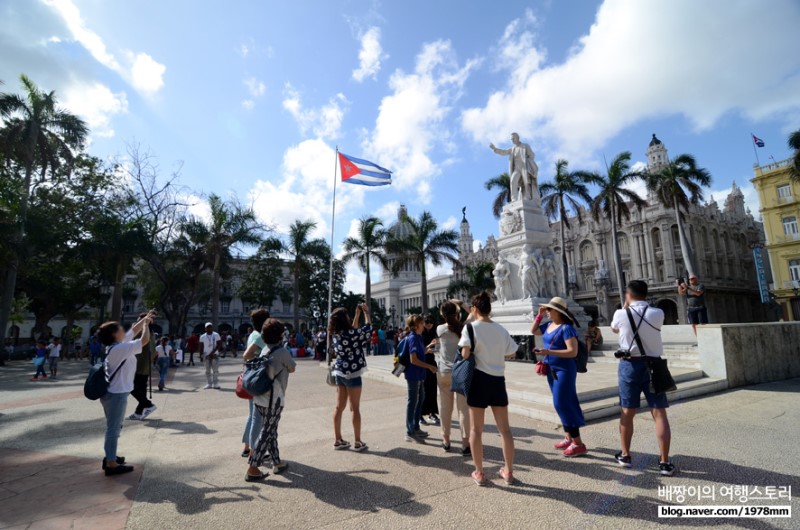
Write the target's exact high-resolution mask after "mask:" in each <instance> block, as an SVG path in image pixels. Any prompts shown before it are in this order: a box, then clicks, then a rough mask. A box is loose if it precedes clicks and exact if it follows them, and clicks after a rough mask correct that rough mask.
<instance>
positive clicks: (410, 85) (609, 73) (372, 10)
mask: <svg viewBox="0 0 800 530" xmlns="http://www.w3.org/2000/svg"><path fill="white" fill-rule="evenodd" d="M201 5H202V7H200V6H201ZM797 27H800V4H798V3H797V2H796V1H792V0H784V1H781V0H775V1H772V2H769V3H761V2H755V1H753V2H730V1H717V0H709V1H704V2H696V1H691V0H676V1H670V2H664V1H663V0H660V1H649V0H630V1H624V0H606V1H604V2H600V1H594V2H589V1H585V2H551V1H543V2H513V1H509V2H502V3H500V2H495V3H492V4H487V3H485V2H455V1H440V2H418V1H408V2H385V3H378V2H364V1H355V0H329V1H325V2H322V1H315V2H311V1H307V2H274V1H269V2H266V1H263V2H262V1H255V0H253V1H243V0H242V1H237V0H233V1H231V0H229V1H227V2H216V1H214V2H212V1H208V2H203V3H202V4H201V3H198V2H191V1H186V0H184V1H177V0H173V1H170V2H159V1H156V0H147V1H137V2H133V1H128V2H121V1H118V2H107V1H103V0H3V1H0V79H3V80H4V81H5V82H6V86H5V87H4V90H15V89H16V88H17V86H18V84H17V82H16V79H15V78H16V77H17V76H18V74H19V73H21V72H25V73H27V74H28V75H29V76H31V77H32V78H33V79H34V80H35V81H36V82H37V83H39V84H40V85H41V86H42V87H43V88H46V89H52V90H56V91H57V93H58V94H59V95H60V97H61V100H62V102H63V103H64V104H65V105H66V106H67V107H69V108H70V109H72V110H73V111H75V112H77V113H79V114H80V115H82V116H83V117H84V118H85V119H86V120H87V121H88V122H89V123H90V125H91V126H92V130H93V133H92V138H91V147H90V150H91V151H92V152H93V153H94V154H97V155H99V156H103V157H109V158H111V157H119V159H120V160H123V161H124V154H125V143H126V142H130V141H133V140H136V141H138V142H141V143H142V144H144V145H145V146H149V148H150V149H151V151H152V152H153V153H154V154H155V155H157V156H158V159H159V162H160V166H161V169H162V171H164V172H165V173H166V172H168V171H169V170H171V169H172V168H174V167H175V166H176V164H177V163H178V162H182V163H183V166H182V179H181V180H182V182H183V183H184V184H185V185H187V186H189V187H190V188H192V189H193V190H194V191H195V193H196V197H195V198H194V200H195V201H196V202H197V204H196V206H195V207H194V208H193V211H195V212H196V213H198V214H199V215H202V214H203V211H204V203H203V200H202V199H203V196H206V195H207V194H209V193H212V192H215V193H219V194H222V195H227V194H231V193H235V194H237V195H238V196H239V197H240V198H241V199H242V200H245V201H248V202H252V203H253V204H254V207H255V208H256V210H257V211H258V213H259V215H260V216H261V217H262V218H263V219H264V221H266V222H268V223H270V224H272V225H273V226H275V227H276V229H278V230H279V231H280V230H285V229H286V227H287V226H288V224H289V223H291V221H292V220H294V219H296V218H304V219H306V218H308V219H313V220H315V221H317V222H318V224H319V228H318V233H319V235H321V236H326V232H328V231H329V230H330V224H329V223H330V218H329V215H330V214H329V212H330V202H331V191H332V190H331V186H332V182H331V179H332V170H333V163H334V157H333V149H334V147H335V146H336V145H338V146H340V149H341V150H342V151H343V152H345V153H347V154H352V155H355V156H359V157H363V158H368V159H370V160H374V161H375V162H377V163H379V164H380V165H382V166H384V167H387V168H390V169H392V170H394V171H395V184H394V185H393V186H392V187H391V188H379V189H364V188H362V187H356V186H347V185H345V186H340V187H339V191H340V192H339V194H338V196H337V205H338V215H337V229H336V237H335V242H336V245H337V246H338V244H339V243H340V242H341V240H342V239H343V238H344V237H345V236H346V235H347V233H348V232H349V231H350V230H351V229H352V227H353V223H354V220H355V219H357V218H358V217H359V216H362V215H364V214H368V213H376V212H377V213H378V215H381V216H382V217H385V218H386V219H391V218H392V217H393V216H394V213H395V211H396V207H397V205H398V204H399V203H404V204H406V205H408V207H409V210H410V211H411V213H418V212H419V211H421V210H422V209H423V208H424V209H429V210H431V211H432V212H433V213H434V215H435V216H436V217H437V218H438V219H440V221H441V222H442V223H443V224H446V225H447V226H453V227H455V228H457V226H456V225H457V222H458V220H459V219H460V210H461V207H462V206H467V209H468V210H467V215H468V218H469V220H470V222H471V225H472V231H473V234H474V236H475V237H476V239H485V237H486V236H488V235H489V234H492V233H497V223H496V221H495V220H494V219H493V218H492V216H491V213H490V203H491V199H492V194H491V193H490V192H487V191H485V190H483V186H482V184H483V182H484V181H485V180H486V179H488V178H490V177H492V176H494V175H497V174H499V173H501V172H502V171H504V168H505V166H506V162H505V161H504V160H503V159H502V158H500V157H497V156H496V155H494V154H493V153H492V152H491V151H490V150H489V149H488V147H487V145H488V143H489V142H490V141H491V142H494V143H495V144H497V145H499V146H504V145H507V144H508V136H509V134H510V133H511V132H512V131H518V132H519V133H520V134H521V136H522V137H523V141H527V142H529V143H531V145H532V146H533V148H534V151H536V156H537V161H538V163H539V167H540V173H539V174H540V179H543V180H546V179H547V178H548V176H549V175H550V174H551V171H552V170H551V168H552V166H553V164H554V162H555V160H556V159H557V158H559V157H565V158H567V159H568V160H569V161H570V163H571V167H573V168H587V169H600V168H601V167H602V160H603V155H606V156H607V157H609V158H610V157H613V156H614V155H615V154H616V153H618V152H620V151H623V150H630V151H632V152H633V159H634V160H635V161H644V160H646V158H645V154H644V153H645V150H646V147H647V143H648V142H649V139H650V135H651V134H652V133H654V132H655V133H657V134H658V136H659V138H661V139H662V140H663V141H664V143H665V144H666V146H667V148H668V149H669V152H670V154H671V155H676V154H679V153H684V152H688V153H692V154H694V155H695V156H696V157H697V158H698V161H699V163H700V164H701V165H702V166H704V167H706V168H708V169H709V170H710V171H711V173H712V175H713V178H714V183H713V186H712V189H711V190H710V191H713V192H715V193H714V196H715V197H717V199H718V201H720V200H721V198H722V197H724V194H725V193H726V190H728V189H729V188H730V187H731V183H732V182H733V181H734V180H736V182H737V183H738V184H740V185H741V186H742V187H743V189H744V191H745V195H746V198H747V200H748V201H749V204H751V205H752V207H753V210H754V211H756V210H757V206H756V203H755V202H754V201H755V200H756V198H755V193H753V192H752V191H751V186H750V184H749V182H748V179H749V177H750V176H751V174H752V164H753V162H754V154H753V149H752V145H751V143H750V137H749V134H750V132H751V131H752V132H754V133H755V134H756V135H757V136H759V137H761V138H762V139H764V140H765V142H766V147H765V148H763V149H760V150H759V156H760V157H761V162H762V163H767V162H768V161H769V158H768V157H769V156H770V155H771V156H773V157H774V158H775V159H776V160H780V159H783V158H786V157H787V156H788V155H789V153H788V151H787V149H786V146H785V140H786V136H787V133H788V132H789V131H790V130H794V129H797V128H798V127H800V55H798V54H797V53H794V52H795V51H796V50H797V45H798V42H799V41H798V37H797V32H796V28H797ZM326 237H327V236H326ZM350 272H351V274H350V278H349V280H350V281H349V284H350V286H351V287H352V288H354V289H357V288H360V286H361V285H363V276H360V275H359V274H358V273H357V272H356V271H355V270H353V269H352V268H351V270H350Z"/></svg>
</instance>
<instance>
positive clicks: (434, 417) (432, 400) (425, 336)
mask: <svg viewBox="0 0 800 530" xmlns="http://www.w3.org/2000/svg"><path fill="white" fill-rule="evenodd" d="M435 325H436V321H435V320H434V319H433V316H432V315H425V325H424V327H423V328H422V334H421V336H422V343H423V344H425V362H426V363H427V364H431V365H433V366H436V347H437V345H438V344H439V339H438V338H436V327H435ZM423 385H424V386H425V398H424V400H423V401H422V419H421V421H422V423H423V424H425V425H439V424H440V423H441V421H440V420H439V403H438V401H437V399H436V394H437V390H438V387H439V384H438V382H437V379H436V373H435V372H430V371H429V372H427V373H426V374H425V383H423Z"/></svg>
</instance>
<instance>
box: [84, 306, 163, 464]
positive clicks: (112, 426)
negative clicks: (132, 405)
mask: <svg viewBox="0 0 800 530" xmlns="http://www.w3.org/2000/svg"><path fill="white" fill-rule="evenodd" d="M152 321H153V311H152V310H151V311H150V312H148V313H147V315H145V316H144V317H143V318H142V319H141V320H139V322H137V323H136V324H134V325H133V326H131V329H130V330H129V331H128V332H127V333H125V329H124V328H123V327H122V325H121V324H120V323H119V322H106V323H105V324H103V325H101V326H100V328H99V329H98V330H97V337H98V338H99V339H100V344H102V345H103V346H105V349H106V358H105V361H104V364H105V370H106V375H107V377H108V378H109V383H108V392H107V393H106V395H105V396H103V397H102V398H100V402H101V403H102V405H103V411H104V412H105V415H106V438H105V453H106V456H105V458H103V469H104V470H105V472H106V476H112V475H121V474H123V473H130V472H131V471H133V466H129V465H126V464H125V457H122V456H118V455H117V442H118V441H119V433H120V431H121V430H122V421H123V419H124V418H125V408H126V407H127V405H128V395H129V394H130V393H131V391H132V390H133V376H134V375H135V374H136V355H138V354H140V353H141V352H142V348H143V347H144V346H147V344H148V343H149V342H150V328H149V325H150V323H151V322H152ZM139 332H141V333H142V336H141V337H140V338H138V339H134V338H133V337H135V336H136V335H137V334H139Z"/></svg>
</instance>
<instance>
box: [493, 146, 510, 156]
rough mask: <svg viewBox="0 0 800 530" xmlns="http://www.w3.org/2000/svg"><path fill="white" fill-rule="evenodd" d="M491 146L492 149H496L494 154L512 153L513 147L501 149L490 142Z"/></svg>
mask: <svg viewBox="0 0 800 530" xmlns="http://www.w3.org/2000/svg"><path fill="white" fill-rule="evenodd" d="M489 148H490V149H491V150H492V151H494V154H496V155H503V156H510V155H511V149H500V148H498V147H495V146H494V144H489Z"/></svg>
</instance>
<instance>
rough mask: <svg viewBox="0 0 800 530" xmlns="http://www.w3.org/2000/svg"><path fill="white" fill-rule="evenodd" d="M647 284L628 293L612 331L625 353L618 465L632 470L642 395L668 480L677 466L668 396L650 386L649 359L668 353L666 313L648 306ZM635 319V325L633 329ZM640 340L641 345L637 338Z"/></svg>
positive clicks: (637, 284)
mask: <svg viewBox="0 0 800 530" xmlns="http://www.w3.org/2000/svg"><path fill="white" fill-rule="evenodd" d="M646 299H647V283H645V282H643V281H641V280H634V281H632V282H630V283H628V285H627V288H626V289H625V305H624V306H623V308H622V309H619V310H617V311H616V312H615V313H614V318H612V319H611V330H612V331H613V332H614V333H619V347H620V350H619V351H620V352H625V353H624V354H623V356H622V357H621V358H620V360H619V370H618V377H619V401H620V407H621V409H622V410H621V413H620V421H619V434H620V440H621V444H622V450H621V451H620V452H619V453H617V454H616V456H615V458H616V460H617V463H618V464H620V465H621V466H624V467H631V455H630V448H631V440H632V438H633V417H634V416H635V415H636V410H637V409H638V408H639V407H640V405H641V395H642V393H644V397H645V399H646V400H647V405H648V406H649V407H650V413H651V414H652V415H653V420H654V421H655V424H656V437H657V438H658V447H659V449H660V452H661V459H660V461H659V465H658V467H659V472H660V473H661V474H662V475H665V476H672V475H673V474H674V473H675V466H674V465H673V464H672V463H671V462H670V460H669V445H670V440H671V432H670V427H669V419H667V407H669V403H668V402H667V395H666V394H665V393H664V392H660V393H656V392H654V391H653V389H652V388H651V386H650V366H649V364H650V363H649V361H648V360H647V359H648V358H658V357H660V356H661V354H662V353H663V352H664V346H663V343H662V341H661V326H663V325H664V312H663V311H661V310H660V309H658V308H655V307H650V305H649V304H648V303H647V302H646ZM631 317H632V318H633V325H631ZM637 335H638V338H639V339H640V340H639V341H638V343H640V344H641V346H642V348H643V349H644V351H641V350H642V348H640V347H639V344H637V340H636V336H637Z"/></svg>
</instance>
